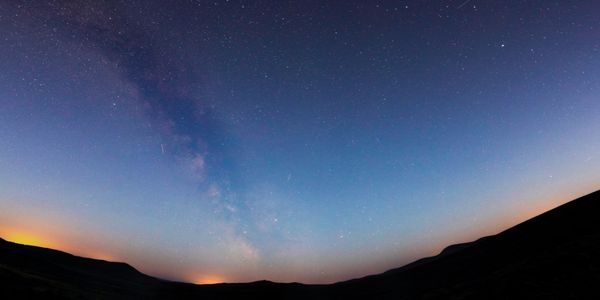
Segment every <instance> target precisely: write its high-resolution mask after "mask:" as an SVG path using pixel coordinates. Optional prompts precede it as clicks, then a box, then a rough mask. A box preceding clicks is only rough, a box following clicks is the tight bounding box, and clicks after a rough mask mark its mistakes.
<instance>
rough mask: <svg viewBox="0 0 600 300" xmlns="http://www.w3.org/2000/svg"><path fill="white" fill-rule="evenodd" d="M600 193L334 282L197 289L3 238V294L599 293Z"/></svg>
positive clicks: (377, 295)
mask: <svg viewBox="0 0 600 300" xmlns="http://www.w3.org/2000/svg"><path fill="white" fill-rule="evenodd" d="M599 254H600V191H597V192H594V193H592V194H589V195H587V196H584V197H581V198H579V199H576V200H573V201H571V202H568V203H566V204H564V205H561V206H559V207H557V208H555V209H552V210H550V211H548V212H546V213H543V214H541V215H539V216H537V217H534V218H532V219H529V220H527V221H525V222H523V223H521V224H519V225H516V226H514V227H512V228H510V229H508V230H505V231H503V232H501V233H499V234H497V235H493V236H488V237H484V238H481V239H479V240H477V241H474V242H471V243H464V244H458V245H453V246H449V247H447V248H446V249H444V250H443V251H442V252H441V253H440V254H439V255H437V256H434V257H428V258H423V259H421V260H418V261H415V262H413V263H411V264H408V265H406V266H403V267H400V268H397V269H392V270H389V271H387V272H384V273H381V274H378V275H371V276H367V277H364V278H358V279H353V280H348V281H344V282H339V283H335V284H330V285H305V284H299V283H274V282H269V281H257V282H251V283H234V284H215V285H194V284H189V283H180V282H171V281H166V280H161V279H157V278H154V277H151V276H148V275H145V274H142V273H140V272H139V271H137V270H136V269H135V268H133V267H131V266H130V265H127V264H125V263H115V262H107V261H102V260H96V259H90V258H83V257H78V256H74V255H70V254H68V253H64V252H61V251H57V250H52V249H46V248H41V247H35V246H25V245H20V244H15V243H12V242H8V241H5V240H2V239H0V285H1V286H0V299H241V298H243V299H521V298H527V299H600V289H599V288H598V284H599V283H600V255H599Z"/></svg>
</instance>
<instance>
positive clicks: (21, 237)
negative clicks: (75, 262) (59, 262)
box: [1, 231, 55, 248]
mask: <svg viewBox="0 0 600 300" xmlns="http://www.w3.org/2000/svg"><path fill="white" fill-rule="evenodd" d="M1 237H2V238H3V239H5V240H7V241H10V242H13V243H17V244H23V245H29V246H38V247H46V248H52V247H55V243H52V242H50V241H48V240H47V239H44V238H42V237H40V236H39V235H36V234H32V233H29V232H24V231H8V232H2V236H1Z"/></svg>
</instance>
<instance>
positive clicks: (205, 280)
mask: <svg viewBox="0 0 600 300" xmlns="http://www.w3.org/2000/svg"><path fill="white" fill-rule="evenodd" d="M192 282H193V283H195V284H217V283H224V282H225V278H223V277H222V276H219V275H202V276H199V277H197V278H195V279H193V280H192Z"/></svg>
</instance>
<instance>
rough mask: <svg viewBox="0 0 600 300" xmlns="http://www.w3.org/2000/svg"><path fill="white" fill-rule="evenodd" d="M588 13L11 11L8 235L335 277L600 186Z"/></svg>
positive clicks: (229, 276) (334, 6)
mask: <svg viewBox="0 0 600 300" xmlns="http://www.w3.org/2000/svg"><path fill="white" fill-rule="evenodd" d="M599 9H600V5H599V4H598V3H596V2H595V1H478V0H467V1H464V0H460V1H299V2H293V1H233V0H231V1H173V2H167V1H100V2H99V1H75V2H73V1H62V0H57V1H35V2H30V1H12V2H11V1H2V2H0V42H1V45H2V47H0V236H3V237H14V238H13V239H17V240H19V239H21V240H23V241H25V240H27V241H30V243H35V244H39V245H44V246H48V247H53V248H59V249H63V250H67V251H70V252H74V253H76V254H80V255H86V256H93V257H98V258H103V259H110V260H120V261H127V262H129V263H131V264H132V265H134V266H135V267H137V268H139V269H140V270H142V271H144V272H147V273H149V274H151V275H154V276H158V277H162V278H168V279H175V280H184V281H192V282H199V283H209V282H210V283H214V282H221V281H228V282H239V281H252V280H260V279H269V280H274V281H300V282H307V283H326V282H334V281H339V280H343V279H349V278H353V277H357V276H364V275H367V274H371V273H376V272H382V271H385V270H387V269H390V268H393V267H397V266H400V265H402V264H405V263H408V262H410V261H412V260H414V259H417V258H420V257H423V256H427V255H432V254H436V253H437V252H439V251H440V250H441V249H442V248H443V247H444V246H446V245H449V244H452V243H457V242H465V241H469V240H472V239H475V238H478V237H480V236H482V235H485V234H492V233H496V232H498V231H500V230H503V229H505V228H507V227H509V226H511V225H513V224H516V223H517V222H519V221H522V220H524V219H527V218H528V217H531V216H533V215H535V214H537V213H540V212H542V211H544V210H547V209H549V208H551V207H554V206H557V205H559V204H561V203H563V202H564V201H566V200H569V199H572V198H574V196H579V195H583V194H585V193H588V192H590V191H592V190H594V189H598V182H600V181H599V180H600V176H599V175H598V174H600V173H599V172H598V170H600V158H599V157H598V153H600V139H599V138H598V137H599V135H598V134H597V132H598V131H599V130H600V99H599V98H598V95H599V92H600V71H599V70H600V35H599V33H600V18H598V13H597V11H599Z"/></svg>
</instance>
